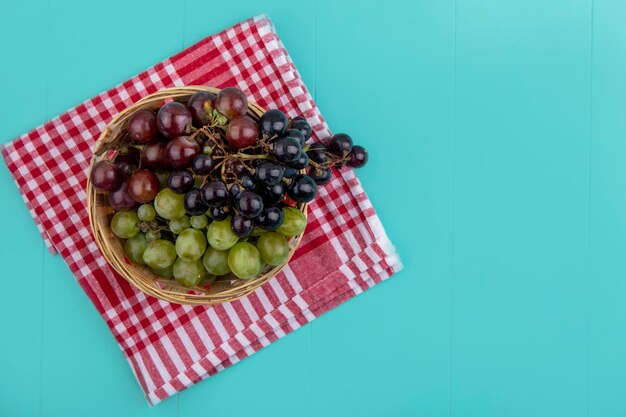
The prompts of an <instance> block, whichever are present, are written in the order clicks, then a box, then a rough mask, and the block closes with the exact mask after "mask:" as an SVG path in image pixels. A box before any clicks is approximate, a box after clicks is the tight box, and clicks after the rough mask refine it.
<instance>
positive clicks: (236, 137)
mask: <svg viewBox="0 0 626 417" xmlns="http://www.w3.org/2000/svg"><path fill="white" fill-rule="evenodd" d="M258 136H259V126H258V125H257V124H256V122H255V121H254V120H253V119H252V118H251V117H250V116H240V117H237V118H236V119H233V120H231V121H230V123H228V128H227V129H226V141H227V142H228V144H229V145H230V146H232V147H233V148H235V149H240V148H247V147H249V146H254V144H255V143H256V141H257V138H258Z"/></svg>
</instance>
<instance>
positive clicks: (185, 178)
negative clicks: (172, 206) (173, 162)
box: [167, 170, 194, 194]
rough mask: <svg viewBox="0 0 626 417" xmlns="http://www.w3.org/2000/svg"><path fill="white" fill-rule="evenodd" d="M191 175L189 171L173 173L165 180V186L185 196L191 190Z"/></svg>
mask: <svg viewBox="0 0 626 417" xmlns="http://www.w3.org/2000/svg"><path fill="white" fill-rule="evenodd" d="M193 183H194V179H193V175H191V173H190V172H189V171H185V170H181V171H174V172H172V173H171V174H170V177H169V178H168V179H167V186H168V187H169V188H170V189H171V190H172V191H174V192H175V193H178V194H185V193H186V192H188V191H190V190H191V189H192V188H193Z"/></svg>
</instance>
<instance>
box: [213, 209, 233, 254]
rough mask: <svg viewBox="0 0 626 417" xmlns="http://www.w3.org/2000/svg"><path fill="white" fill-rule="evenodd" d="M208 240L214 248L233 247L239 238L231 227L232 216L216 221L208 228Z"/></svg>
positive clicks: (224, 248)
mask: <svg viewBox="0 0 626 417" xmlns="http://www.w3.org/2000/svg"><path fill="white" fill-rule="evenodd" d="M206 236H207V240H208V241H209V245H211V247H212V248H215V249H219V250H226V249H230V248H232V247H233V245H234V244H235V243H237V241H238V240H239V238H238V237H237V235H236V234H234V233H233V230H232V229H231V228H230V216H228V217H227V218H225V219H224V220H219V221H214V222H213V223H211V224H210V225H209V229H208V230H207V234H206Z"/></svg>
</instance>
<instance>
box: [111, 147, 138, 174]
mask: <svg viewBox="0 0 626 417" xmlns="http://www.w3.org/2000/svg"><path fill="white" fill-rule="evenodd" d="M140 159H141V152H139V150H138V149H137V148H128V150H127V152H126V153H120V154H118V155H117V156H116V157H115V166H116V167H117V169H118V171H119V172H120V175H121V176H122V179H123V180H127V179H128V178H129V177H130V176H131V175H132V174H133V172H135V170H136V169H137V166H139V160H140Z"/></svg>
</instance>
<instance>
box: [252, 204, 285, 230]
mask: <svg viewBox="0 0 626 417" xmlns="http://www.w3.org/2000/svg"><path fill="white" fill-rule="evenodd" d="M284 220H285V213H284V212H283V210H282V209H280V208H278V207H276V206H270V207H265V208H264V209H263V211H262V212H261V214H259V217H257V218H256V224H258V225H259V227H260V228H261V229H264V230H276V229H278V228H279V227H280V226H281V225H282V224H283V221H284Z"/></svg>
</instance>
